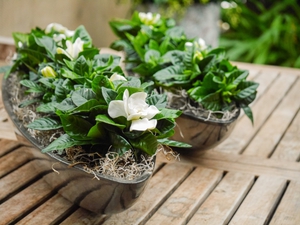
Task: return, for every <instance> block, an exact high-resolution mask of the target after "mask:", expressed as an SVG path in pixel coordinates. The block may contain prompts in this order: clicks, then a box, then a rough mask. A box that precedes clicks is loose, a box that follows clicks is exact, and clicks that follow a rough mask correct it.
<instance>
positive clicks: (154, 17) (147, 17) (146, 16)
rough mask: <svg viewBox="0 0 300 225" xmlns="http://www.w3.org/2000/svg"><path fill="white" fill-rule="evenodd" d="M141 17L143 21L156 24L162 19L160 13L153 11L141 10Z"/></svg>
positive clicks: (147, 23)
mask: <svg viewBox="0 0 300 225" xmlns="http://www.w3.org/2000/svg"><path fill="white" fill-rule="evenodd" d="M139 18H140V20H141V22H142V23H144V24H146V25H154V24H156V23H157V22H158V21H159V20H160V14H158V13H157V14H153V13H151V12H148V13H144V12H140V13H139Z"/></svg>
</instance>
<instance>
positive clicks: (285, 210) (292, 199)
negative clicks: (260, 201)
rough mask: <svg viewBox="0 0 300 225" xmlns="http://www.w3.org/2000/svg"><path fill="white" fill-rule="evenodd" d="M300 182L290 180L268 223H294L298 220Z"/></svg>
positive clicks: (292, 224)
mask: <svg viewBox="0 0 300 225" xmlns="http://www.w3.org/2000/svg"><path fill="white" fill-rule="evenodd" d="M299 203H300V182H291V183H290V184H289V186H288V188H287V190H286V192H285V194H284V196H283V198H282V200H281V202H280V204H279V206H278V208H277V210H276V212H275V214H274V217H273V218H272V220H271V223H270V225H281V224H284V225H295V224H299V221H300V205H299Z"/></svg>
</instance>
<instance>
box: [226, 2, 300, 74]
mask: <svg viewBox="0 0 300 225" xmlns="http://www.w3.org/2000/svg"><path fill="white" fill-rule="evenodd" d="M232 2H233V4H231V7H229V8H227V9H223V10H222V20H223V21H224V22H226V23H228V24H229V26H230V29H229V30H228V31H227V32H225V33H223V34H222V36H221V40H220V46H222V47H224V48H225V49H226V50H227V52H228V56H229V57H230V58H231V59H232V60H236V61H244V62H252V63H259V64H273V65H280V66H289V67H298V68H299V67H300V55H299V50H300V42H299V37H300V27H299V23H300V6H299V3H298V1H297V0H288V1H279V0H277V1H267V0H265V1H258V0H251V1H247V2H246V3H244V2H243V1H238V0H236V1H232ZM232 2H231V3H232Z"/></svg>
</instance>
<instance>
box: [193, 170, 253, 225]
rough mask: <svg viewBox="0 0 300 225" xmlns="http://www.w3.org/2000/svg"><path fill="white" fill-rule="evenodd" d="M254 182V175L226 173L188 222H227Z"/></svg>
mask: <svg viewBox="0 0 300 225" xmlns="http://www.w3.org/2000/svg"><path fill="white" fill-rule="evenodd" d="M253 182H254V176H251V175H249V174H243V173H233V172H230V173H228V174H226V176H225V177H224V179H223V180H222V181H221V182H220V183H219V185H218V186H217V187H216V189H215V190H214V191H213V192H212V193H211V195H210V196H209V197H208V198H207V200H206V201H205V202H204V203H203V204H202V205H201V207H200V208H199V210H198V211H197V212H196V213H195V215H194V216H193V217H192V219H191V220H190V221H189V223H188V224H189V225H193V224H195V225H196V224H201V225H202V224H203V225H205V224H207V225H210V224H220V225H221V224H227V223H228V221H229V220H230V219H231V217H232V215H233V214H234V212H235V211H236V209H237V208H238V207H239V205H240V203H241V202H242V201H243V199H244V197H245V196H246V195H247V193H248V191H249V189H250V188H251V186H252V184H253Z"/></svg>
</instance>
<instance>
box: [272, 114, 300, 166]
mask: <svg viewBox="0 0 300 225" xmlns="http://www.w3.org/2000/svg"><path fill="white" fill-rule="evenodd" d="M299 134H300V111H299V112H298V113H297V115H296V117H295V118H294V121H293V122H292V124H291V125H290V127H289V129H288V130H287V131H286V133H285V134H284V137H283V138H282V140H281V141H280V143H279V145H278V146H277V148H276V150H275V152H274V154H273V155H272V157H271V158H272V159H277V160H281V161H296V160H299V157H300V138H299V136H300V135H299Z"/></svg>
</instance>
